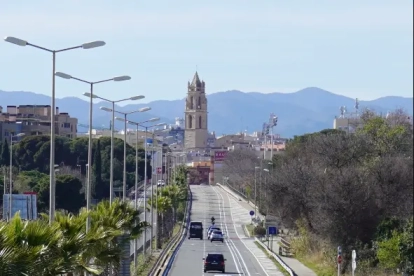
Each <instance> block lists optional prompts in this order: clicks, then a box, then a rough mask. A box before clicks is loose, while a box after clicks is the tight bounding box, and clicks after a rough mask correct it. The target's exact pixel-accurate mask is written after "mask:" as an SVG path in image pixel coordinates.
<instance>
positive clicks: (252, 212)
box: [249, 210, 254, 224]
mask: <svg viewBox="0 0 414 276" xmlns="http://www.w3.org/2000/svg"><path fill="white" fill-rule="evenodd" d="M249 215H250V216H251V218H252V220H251V222H250V224H253V216H254V211H253V210H251V211H250V212H249Z"/></svg>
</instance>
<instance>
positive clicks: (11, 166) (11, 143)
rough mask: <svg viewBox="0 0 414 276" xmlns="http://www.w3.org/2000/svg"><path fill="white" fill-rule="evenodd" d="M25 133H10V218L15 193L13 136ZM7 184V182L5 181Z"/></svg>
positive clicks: (20, 135)
mask: <svg viewBox="0 0 414 276" xmlns="http://www.w3.org/2000/svg"><path fill="white" fill-rule="evenodd" d="M24 135H25V134H24V133H18V134H16V135H11V134H10V197H9V219H10V220H11V219H12V194H13V180H12V179H13V138H15V137H16V138H17V137H22V136H24ZM4 185H5V186H6V183H4Z"/></svg>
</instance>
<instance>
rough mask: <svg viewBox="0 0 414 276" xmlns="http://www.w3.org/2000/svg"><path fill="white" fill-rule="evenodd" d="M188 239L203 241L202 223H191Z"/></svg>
mask: <svg viewBox="0 0 414 276" xmlns="http://www.w3.org/2000/svg"><path fill="white" fill-rule="evenodd" d="M188 239H200V240H202V239H203V223H202V222H201V221H191V222H190V229H189V233H188Z"/></svg>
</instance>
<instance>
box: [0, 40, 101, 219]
mask: <svg viewBox="0 0 414 276" xmlns="http://www.w3.org/2000/svg"><path fill="white" fill-rule="evenodd" d="M4 40H5V41H6V42H9V43H12V44H15V45H18V46H32V47H34V48H37V49H40V50H43V51H46V52H49V53H52V97H51V99H52V102H51V112H50V163H49V167H50V168H49V174H50V182H49V188H50V195H49V197H50V200H49V201H50V202H49V223H50V224H51V223H52V221H53V220H54V214H55V205H54V204H55V200H54V197H55V194H54V193H53V192H54V183H55V171H54V168H53V166H54V164H55V113H56V110H55V109H56V108H55V102H56V93H55V87H56V85H55V68H56V54H57V53H60V52H66V51H70V50H74V49H85V50H86V49H92V48H96V47H101V46H104V45H105V42H104V41H100V40H98V41H92V42H87V43H83V44H81V45H78V46H74V47H69V48H64V49H60V50H51V49H48V48H45V47H41V46H38V45H35V44H32V43H29V42H27V41H26V40H23V39H20V38H17V37H12V36H6V37H5V38H4Z"/></svg>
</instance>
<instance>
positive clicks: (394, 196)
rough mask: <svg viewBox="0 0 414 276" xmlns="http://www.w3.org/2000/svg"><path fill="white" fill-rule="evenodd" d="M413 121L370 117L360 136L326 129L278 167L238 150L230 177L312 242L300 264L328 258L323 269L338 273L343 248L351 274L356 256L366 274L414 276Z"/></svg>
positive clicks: (289, 149)
mask: <svg viewBox="0 0 414 276" xmlns="http://www.w3.org/2000/svg"><path fill="white" fill-rule="evenodd" d="M406 118H407V116H406V115H405V114H403V113H401V112H395V113H394V114H393V115H392V116H390V117H388V118H383V117H379V116H376V115H375V114H373V113H372V112H365V113H364V114H362V115H361V121H360V125H359V126H357V128H358V130H357V132H356V133H354V134H352V133H351V134H349V133H345V132H343V131H337V130H324V131H321V132H318V133H313V134H307V135H304V136H298V137H295V138H294V139H292V140H291V141H289V142H288V143H287V146H286V151H285V152H284V153H283V154H276V155H274V157H273V160H271V162H269V161H270V160H269V161H267V160H266V161H264V160H258V159H257V155H255V154H254V152H251V151H247V150H244V151H243V150H239V151H234V152H231V153H229V155H228V158H227V160H226V161H225V168H224V171H225V173H226V174H227V175H228V176H229V185H232V186H233V187H234V188H235V189H238V190H240V191H242V192H243V191H244V192H245V191H251V190H253V189H254V182H255V179H256V181H257V182H256V183H257V185H258V186H257V187H258V189H259V192H258V193H259V196H258V200H257V201H258V202H257V205H259V207H260V211H261V212H262V213H263V214H269V215H273V216H275V217H277V219H278V220H279V221H281V222H282V224H283V225H284V226H285V227H287V228H290V229H297V230H299V232H300V233H301V235H302V237H301V241H306V246H304V247H303V248H300V246H299V243H296V245H297V248H296V253H297V255H299V257H300V256H302V257H306V256H311V255H316V253H315V252H325V253H324V255H325V257H326V259H325V260H320V263H321V264H320V265H323V263H327V264H328V265H327V266H329V267H331V268H333V269H334V268H335V255H336V252H335V248H336V247H337V246H338V245H341V246H342V247H343V248H344V254H345V255H344V257H345V263H344V271H345V270H348V271H349V269H350V252H351V251H352V249H356V250H357V251H358V256H359V257H358V258H359V260H358V262H359V266H358V271H362V272H360V273H362V274H364V275H379V273H380V272H381V271H382V272H385V273H388V272H391V273H393V272H396V271H397V269H400V270H403V271H406V272H407V273H413V270H412V269H413V268H412V267H413V263H414V260H413V222H412V219H413V140H412V139H413V131H412V125H411V124H409V123H407V120H406ZM255 167H260V171H257V170H255ZM264 169H266V170H264ZM255 174H256V175H255ZM264 191H266V192H264ZM252 200H254V198H252ZM391 222H393V223H391ZM304 236H306V238H304ZM302 245H303V243H302ZM329 252H330V253H329ZM375 269H377V270H375ZM372 271H374V272H372ZM387 271H388V272H387ZM382 272H381V273H382ZM371 273H373V274H371ZM329 275H331V274H329ZM387 275H390V274H387ZM410 275H411V274H410Z"/></svg>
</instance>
